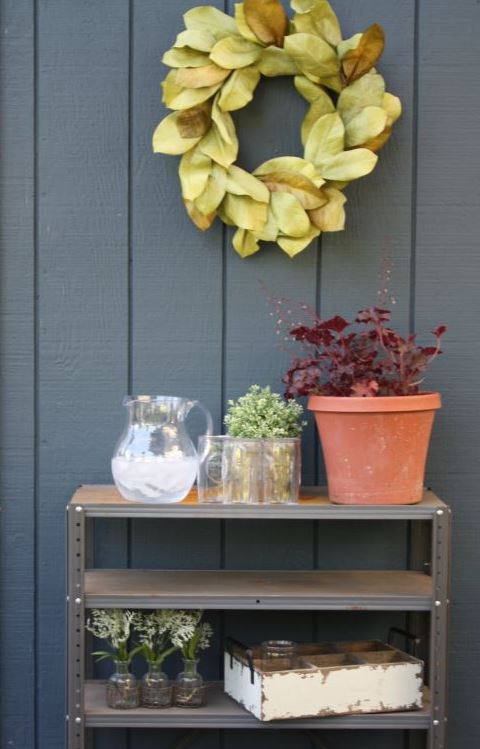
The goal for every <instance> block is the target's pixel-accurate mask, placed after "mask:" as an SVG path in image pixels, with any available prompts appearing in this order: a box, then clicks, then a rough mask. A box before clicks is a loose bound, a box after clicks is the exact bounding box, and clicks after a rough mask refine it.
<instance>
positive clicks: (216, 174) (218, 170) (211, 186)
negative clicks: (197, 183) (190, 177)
mask: <svg viewBox="0 0 480 749" xmlns="http://www.w3.org/2000/svg"><path fill="white" fill-rule="evenodd" d="M226 184H227V175H226V171H225V169H224V168H223V167H222V166H219V165H218V164H214V166H213V171H212V173H211V175H210V176H209V178H208V181H207V184H206V187H205V190H204V191H203V192H202V194H201V195H200V196H199V197H198V198H197V199H196V200H195V205H196V207H197V208H198V210H199V211H200V212H201V213H203V214H206V215H209V214H210V213H214V212H215V211H216V210H217V208H218V206H219V205H220V203H221V202H222V200H223V199H224V197H225V192H226Z"/></svg>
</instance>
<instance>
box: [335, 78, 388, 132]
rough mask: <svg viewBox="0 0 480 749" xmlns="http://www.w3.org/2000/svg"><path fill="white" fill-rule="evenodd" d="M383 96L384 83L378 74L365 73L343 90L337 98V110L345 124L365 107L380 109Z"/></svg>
mask: <svg viewBox="0 0 480 749" xmlns="http://www.w3.org/2000/svg"><path fill="white" fill-rule="evenodd" d="M384 94H385V81H384V80H383V78H382V76H381V75H379V74H378V73H367V75H364V76H362V78H359V79H358V81H355V82H354V83H352V84H351V85H350V86H347V87H346V88H344V89H343V91H342V93H341V94H340V96H339V97H338V101H337V109H338V111H339V112H340V114H341V115H342V119H343V121H344V122H345V124H347V123H348V122H350V120H352V119H353V118H354V117H355V116H356V115H357V114H358V113H359V112H361V111H362V109H365V107H370V106H371V107H381V106H382V103H383V97H384Z"/></svg>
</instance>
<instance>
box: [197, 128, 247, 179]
mask: <svg viewBox="0 0 480 749" xmlns="http://www.w3.org/2000/svg"><path fill="white" fill-rule="evenodd" d="M198 147H199V149H200V150H201V151H202V153H204V154H206V155H207V156H210V158H211V159H213V161H215V162H216V163H217V164H220V165H221V166H224V167H225V168H227V169H228V167H229V166H230V164H233V162H234V161H236V160H237V156H238V139H237V137H236V135H235V138H234V140H233V142H232V143H227V142H226V141H225V140H224V139H223V138H222V135H221V133H220V131H219V129H218V125H217V124H216V123H213V125H212V127H211V128H210V130H209V131H208V133H207V134H206V135H205V136H204V137H203V138H202V140H201V141H200V143H199V145H198Z"/></svg>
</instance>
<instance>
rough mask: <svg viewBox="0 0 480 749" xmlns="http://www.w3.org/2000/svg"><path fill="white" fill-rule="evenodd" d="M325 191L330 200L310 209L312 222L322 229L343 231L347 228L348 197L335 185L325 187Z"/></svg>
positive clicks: (309, 213)
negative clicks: (346, 207) (346, 204)
mask: <svg viewBox="0 0 480 749" xmlns="http://www.w3.org/2000/svg"><path fill="white" fill-rule="evenodd" d="M323 192H324V193H325V194H326V196H327V198H328V202H326V203H325V205H323V206H322V207H321V208H317V209H316V210H314V211H309V212H308V215H309V217H310V220H311V222H312V224H314V225H315V226H316V227H317V228H318V229H320V230H321V231H342V230H343V229H344V228H345V208H344V205H345V203H346V202H347V199H346V197H345V195H344V194H343V192H340V190H336V189H335V188H334V187H325V188H324V189H323Z"/></svg>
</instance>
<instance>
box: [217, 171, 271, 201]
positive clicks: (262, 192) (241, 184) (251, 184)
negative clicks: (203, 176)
mask: <svg viewBox="0 0 480 749" xmlns="http://www.w3.org/2000/svg"><path fill="white" fill-rule="evenodd" d="M226 188H227V192H230V193H232V195H250V197H251V198H253V199H254V200H258V202H259V203H268V202H269V200H270V193H269V191H268V189H267V187H265V185H264V184H263V182H261V181H260V180H259V179H257V178H256V177H254V176H253V174H250V172H246V171H245V170H244V169H240V167H238V166H235V165H234V164H232V166H231V167H230V168H229V170H228V173H227V186H226Z"/></svg>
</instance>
